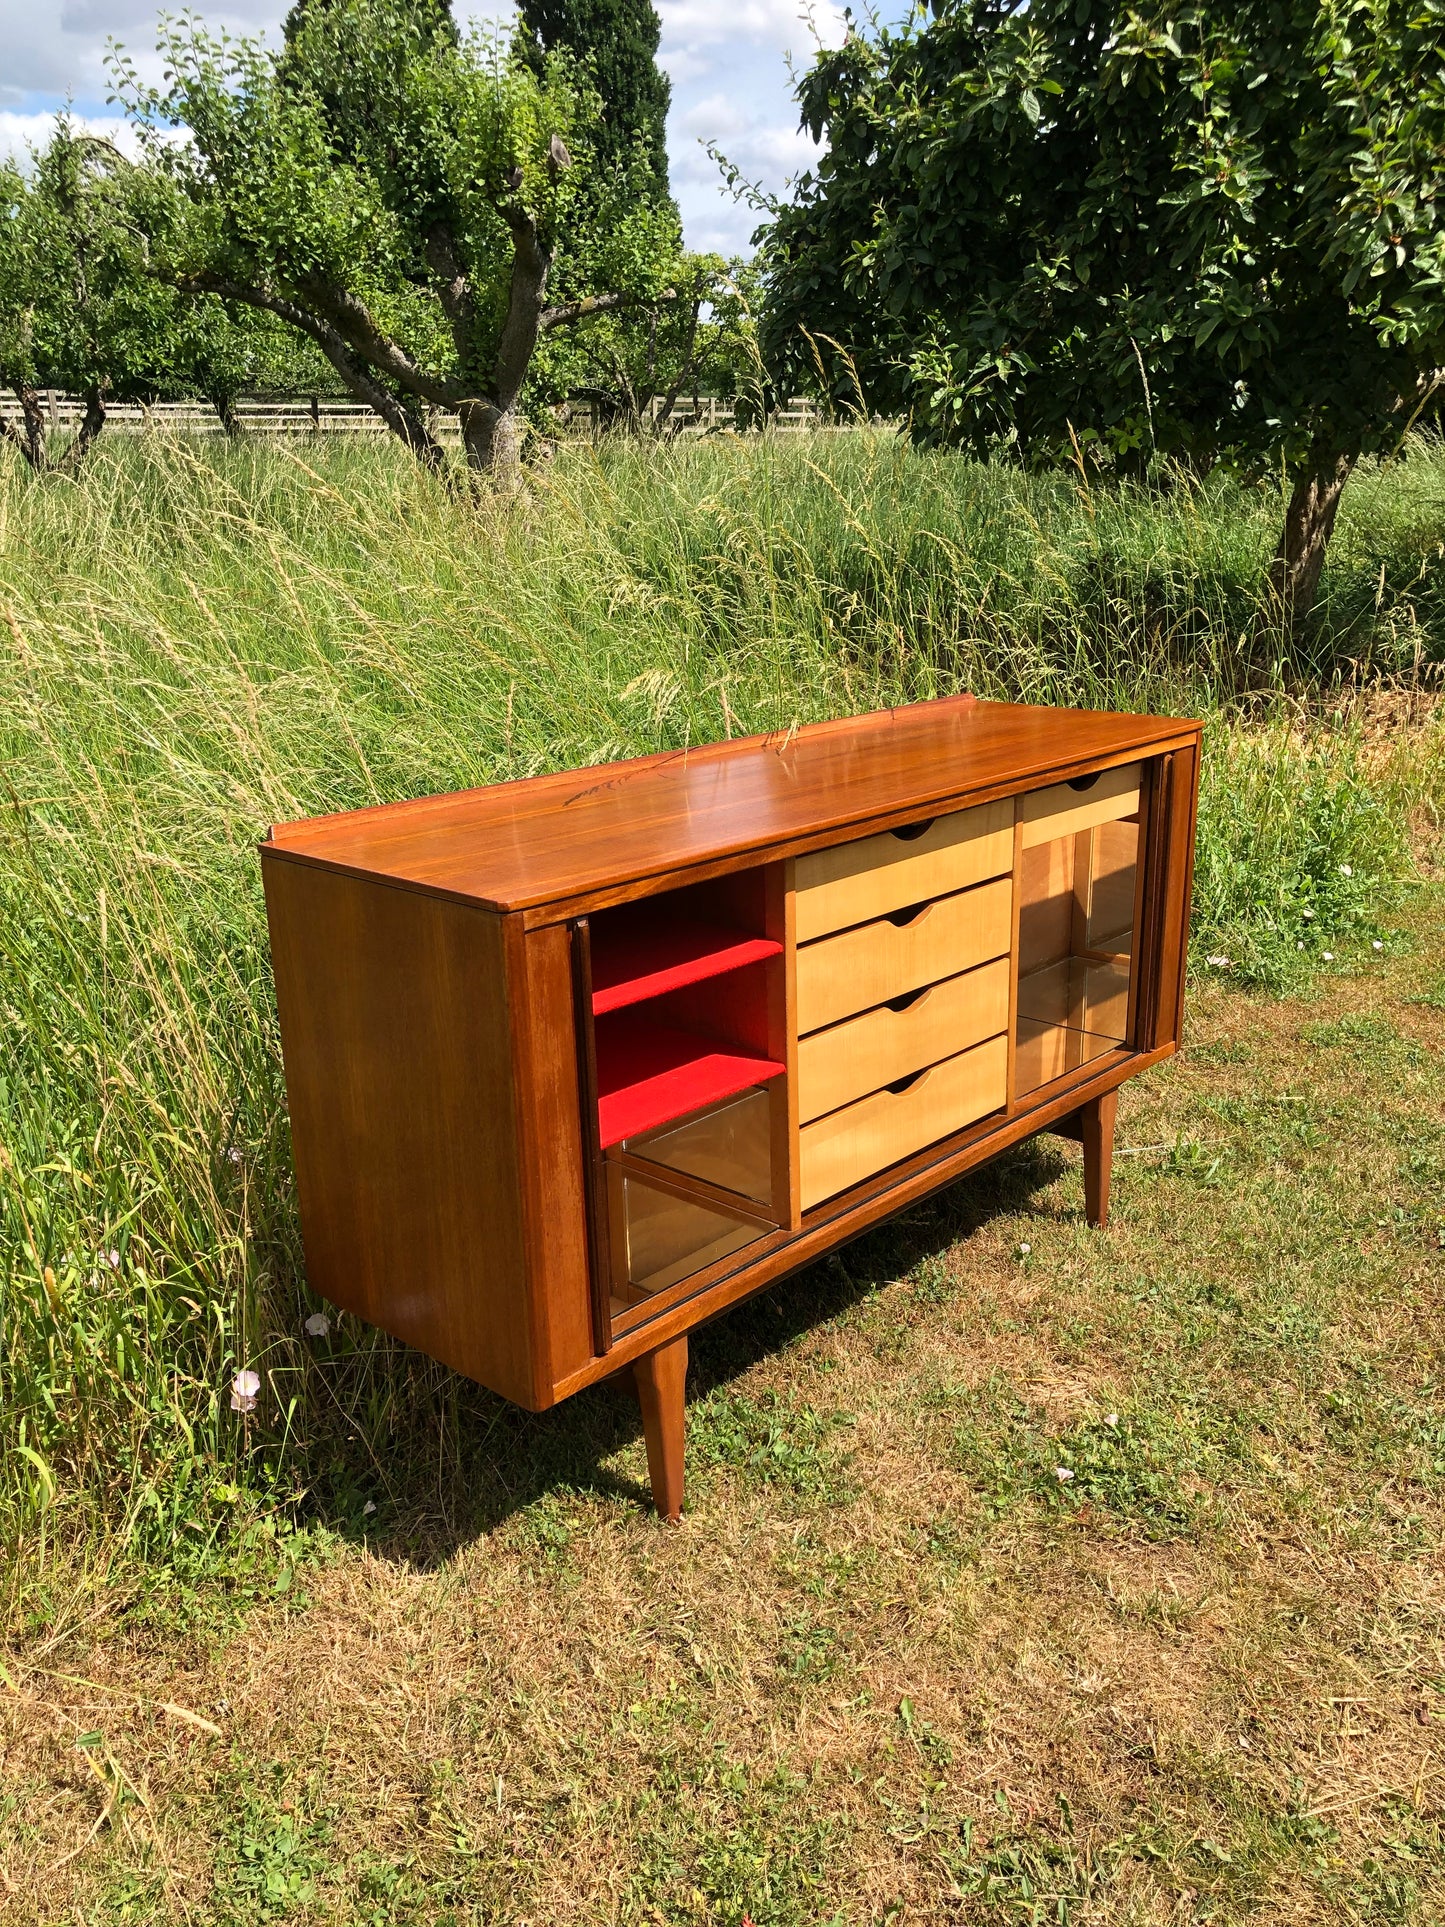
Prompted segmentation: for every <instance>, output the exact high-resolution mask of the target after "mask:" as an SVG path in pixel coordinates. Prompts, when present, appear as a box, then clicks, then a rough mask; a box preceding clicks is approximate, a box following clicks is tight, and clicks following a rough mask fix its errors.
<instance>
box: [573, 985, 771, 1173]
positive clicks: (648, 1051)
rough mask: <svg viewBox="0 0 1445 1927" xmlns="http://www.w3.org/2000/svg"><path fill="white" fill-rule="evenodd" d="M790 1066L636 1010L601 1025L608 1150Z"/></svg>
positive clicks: (601, 1114)
mask: <svg viewBox="0 0 1445 1927" xmlns="http://www.w3.org/2000/svg"><path fill="white" fill-rule="evenodd" d="M783 1070H784V1066H783V1065H782V1064H775V1063H774V1062H773V1061H772V1059H771V1058H769V1057H754V1056H752V1055H750V1054H749V1053H748V1052H746V1051H742V1050H738V1049H737V1048H735V1047H730V1046H728V1045H723V1044H717V1043H714V1042H713V1040H712V1039H711V1038H709V1037H699V1036H698V1035H697V1033H696V1032H695V1031H690V1030H674V1029H673V1028H672V1027H671V1026H670V1025H666V1024H657V1023H653V1022H651V1021H649V1019H648V1018H646V1017H645V1016H640V1015H638V1014H637V1013H636V1012H632V1011H628V1012H619V1013H617V1014H616V1015H614V1016H611V1017H607V1018H604V1019H603V1021H602V1022H601V1023H599V1024H598V1026H597V1121H598V1134H599V1138H600V1140H601V1143H602V1146H603V1148H604V1150H605V1149H606V1147H607V1146H608V1145H609V1144H618V1143H620V1142H621V1140H622V1139H623V1138H625V1137H632V1136H634V1135H635V1133H636V1132H638V1131H650V1130H652V1129H653V1128H654V1127H655V1126H656V1125H658V1124H667V1123H670V1122H671V1121H672V1119H673V1118H675V1117H683V1116H685V1115H686V1114H687V1112H689V1111H695V1110H698V1109H699V1108H700V1107H701V1106H702V1105H704V1104H720V1103H721V1102H722V1100H723V1099H724V1098H725V1097H733V1096H735V1095H736V1093H737V1092H738V1091H745V1090H746V1089H747V1088H748V1086H749V1085H750V1084H761V1083H763V1082H764V1081H765V1080H766V1079H767V1078H770V1077H781V1076H782V1074H783Z"/></svg>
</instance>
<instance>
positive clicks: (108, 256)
mask: <svg viewBox="0 0 1445 1927" xmlns="http://www.w3.org/2000/svg"><path fill="white" fill-rule="evenodd" d="M168 213H169V197H168V195H167V191H166V185H165V183H164V182H163V181H161V180H160V179H158V178H157V177H156V176H155V175H154V174H153V173H152V172H151V171H150V170H147V169H145V168H138V167H134V166H132V165H131V164H130V163H129V162H128V161H126V160H125V159H124V158H123V157H122V156H121V155H120V154H119V153H118V152H117V151H116V149H115V148H114V147H112V146H111V145H110V143H109V142H107V141H103V140H99V139H97V138H95V137H94V136H91V135H87V134H83V133H80V132H78V131H77V130H76V128H75V126H74V124H73V123H72V122H71V120H70V119H69V117H68V116H67V115H64V114H62V115H60V116H59V117H58V118H57V120H56V124H55V131H54V133H53V135H52V137H51V139H50V141H49V143H48V145H47V146H46V147H45V148H44V149H43V151H42V152H41V153H39V154H38V155H36V156H35V157H34V167H33V171H32V172H30V173H29V174H28V175H27V174H26V173H24V172H22V171H21V169H20V168H18V167H17V166H15V165H14V164H13V163H10V162H6V163H4V164H0V382H3V383H4V384H5V385H6V386H7V387H10V388H12V389H13V390H14V392H15V394H16V395H17V397H18V398H19V399H20V402H21V406H22V410H23V415H24V421H25V432H24V434H23V435H22V434H21V433H20V432H19V431H16V432H14V433H13V434H12V435H11V436H9V437H8V439H12V440H14V441H15V442H17V443H18V444H19V445H20V446H21V447H22V448H23V450H24V452H25V454H26V456H27V459H28V460H29V461H30V462H31V465H32V467H34V468H37V469H40V468H45V467H47V466H50V465H51V464H52V463H53V462H54V460H55V456H54V452H53V451H52V450H49V449H47V446H46V442H45V427H44V420H43V417H42V416H41V414H40V411H39V407H38V402H37V400H36V391H37V390H39V389H41V388H45V387H57V388H63V389H68V390H70V391H71V392H73V393H76V394H81V395H84V396H86V397H87V399H88V402H89V410H88V414H87V419H86V425H85V428H84V429H83V430H82V433H81V435H80V437H79V438H78V439H77V440H76V441H75V442H74V443H73V444H72V445H71V448H70V449H69V450H68V451H66V454H65V456H64V457H62V458H61V459H62V461H64V462H65V463H66V464H67V465H71V466H73V465H74V463H75V462H76V461H78V460H79V459H80V458H81V457H82V456H83V455H84V454H85V452H86V449H87V448H88V446H89V444H90V443H91V442H92V441H93V440H94V437H95V435H96V434H98V433H99V431H100V428H101V426H102V425H103V422H104V408H105V403H106V402H107V401H108V400H110V399H117V400H127V399H133V398H140V399H142V400H146V399H149V398H151V397H153V396H155V395H157V394H160V393H162V392H164V390H165V388H166V385H167V383H168V381H170V380H171V379H173V378H174V374H175V371H176V369H177V366H178V364H179V363H180V361H181V359H182V358H183V355H184V346H183V342H182V338H181V330H182V326H183V324H184V322H185V321H186V320H187V319H188V316H187V313H186V310H187V306H188V304H187V303H186V302H185V301H183V300H182V299H181V297H180V296H178V295H177V294H176V292H175V291H174V290H173V289H171V288H168V287H166V286H165V285H164V284H163V283H162V282H159V281H157V280H156V279H155V278H154V277H153V276H152V275H151V273H150V272H149V250H148V241H147V237H148V235H149V234H150V233H152V232H154V231H155V230H156V229H157V228H158V227H160V226H162V225H163V224H164V222H165V220H166V218H167V216H168Z"/></svg>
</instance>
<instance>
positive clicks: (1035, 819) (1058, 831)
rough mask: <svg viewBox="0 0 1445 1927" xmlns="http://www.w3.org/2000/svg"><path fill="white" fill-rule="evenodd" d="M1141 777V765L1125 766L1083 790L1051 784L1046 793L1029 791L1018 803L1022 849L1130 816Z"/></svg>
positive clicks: (1107, 773) (1135, 803)
mask: <svg viewBox="0 0 1445 1927" xmlns="http://www.w3.org/2000/svg"><path fill="white" fill-rule="evenodd" d="M1143 775H1144V766H1143V764H1142V763H1128V764H1126V765H1125V766H1124V768H1123V769H1106V770H1104V771H1103V772H1102V773H1101V775H1100V776H1099V777H1098V778H1097V779H1096V780H1095V781H1093V782H1091V783H1090V785H1089V787H1088V788H1087V789H1075V788H1073V786H1072V785H1071V784H1069V783H1055V784H1053V785H1052V786H1051V787H1050V788H1049V789H1046V790H1030V791H1029V793H1028V795H1027V796H1021V797H1020V798H1019V799H1018V810H1019V822H1020V823H1021V824H1022V825H1023V846H1024V848H1025V849H1026V850H1031V849H1033V848H1034V846H1035V845H1036V844H1039V843H1052V842H1053V840H1054V839H1055V837H1059V836H1076V835H1077V834H1078V832H1079V831H1080V830H1092V829H1093V827H1094V825H1095V824H1096V823H1115V822H1117V821H1118V819H1119V818H1120V817H1121V816H1132V815H1133V814H1134V812H1135V811H1136V810H1137V809H1138V807H1139V785H1140V783H1141V782H1142V781H1143Z"/></svg>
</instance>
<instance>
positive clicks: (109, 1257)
mask: <svg viewBox="0 0 1445 1927" xmlns="http://www.w3.org/2000/svg"><path fill="white" fill-rule="evenodd" d="M99 1255H100V1262H101V1263H102V1264H103V1265H109V1266H110V1268H111V1270H112V1271H119V1270H120V1253H119V1252H118V1251H117V1250H116V1249H115V1248H114V1246H112V1248H111V1249H110V1250H109V1251H102V1252H101V1253H100V1254H99Z"/></svg>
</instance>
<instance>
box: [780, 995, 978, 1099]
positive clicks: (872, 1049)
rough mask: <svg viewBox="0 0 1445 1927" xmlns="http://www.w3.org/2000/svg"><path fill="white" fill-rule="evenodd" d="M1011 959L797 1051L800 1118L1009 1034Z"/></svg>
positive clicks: (820, 1033)
mask: <svg viewBox="0 0 1445 1927" xmlns="http://www.w3.org/2000/svg"><path fill="white" fill-rule="evenodd" d="M1008 992H1009V960H1008V958H1007V957H999V958H997V959H995V961H994V962H993V963H986V964H980V965H979V967H978V968H977V969H976V970H968V971H965V972H964V974H963V975H962V976H961V977H949V978H948V979H946V981H945V982H943V983H941V984H930V985H929V987H928V989H927V990H922V991H918V992H916V993H914V994H913V997H912V1000H911V1001H910V1002H909V1003H908V1005H907V1007H906V1008H905V1009H903V1010H895V1009H894V1008H893V1006H892V1005H891V1004H884V1005H883V1006H882V1007H881V1008H880V1009H878V1010H870V1011H868V1012H867V1013H866V1014H865V1015H864V1016H862V1017H851V1018H849V1019H848V1021H847V1022H846V1023H842V1024H835V1025H833V1027H832V1028H831V1029H830V1030H815V1031H814V1032H813V1034H812V1036H811V1037H805V1038H803V1039H802V1041H801V1042H800V1043H799V1045H798V1116H799V1118H800V1119H801V1121H802V1122H803V1123H804V1124H807V1123H808V1122H810V1120H811V1119H813V1118H815V1117H822V1116H823V1114H824V1113H825V1112H826V1111H836V1110H837V1109H838V1107H839V1106H840V1105H842V1104H850V1103H851V1102H852V1101H853V1099H854V1098H855V1097H863V1096H865V1095H866V1094H867V1093H868V1092H869V1091H877V1090H881V1089H882V1087H883V1086H884V1085H885V1084H892V1083H894V1082H896V1080H897V1079H898V1078H900V1077H907V1076H908V1075H909V1073H910V1072H912V1071H917V1070H922V1069H923V1068H924V1067H925V1065H928V1064H937V1063H938V1062H939V1061H940V1060H941V1059H943V1058H945V1057H953V1056H955V1055H956V1054H957V1052H959V1051H961V1050H967V1049H968V1047H969V1046H970V1045H971V1044H978V1043H982V1042H983V1040H984V1039H985V1038H986V1037H994V1036H996V1035H997V1034H998V1033H999V1032H1000V1031H1005V1030H1007V1029H1008Z"/></svg>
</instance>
